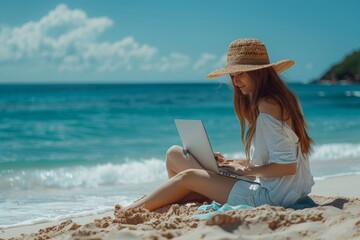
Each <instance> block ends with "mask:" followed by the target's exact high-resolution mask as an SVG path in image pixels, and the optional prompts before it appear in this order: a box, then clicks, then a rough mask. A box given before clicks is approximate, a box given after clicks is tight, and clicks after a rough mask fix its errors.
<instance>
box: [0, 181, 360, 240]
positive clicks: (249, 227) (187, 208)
mask: <svg viewBox="0 0 360 240" xmlns="http://www.w3.org/2000/svg"><path fill="white" fill-rule="evenodd" d="M359 181H360V175H352V176H343V177H335V178H329V179H326V180H319V181H317V182H316V184H315V186H314V188H313V191H312V193H311V195H310V197H311V198H312V199H313V200H314V201H315V202H316V203H317V204H319V206H317V207H313V208H307V209H303V210H293V209H285V208H282V207H272V206H268V205H263V206H260V207H257V208H253V209H247V210H236V211H228V212H225V213H217V214H215V215H213V216H212V217H210V218H208V219H206V220H198V219H194V218H191V216H192V215H194V214H197V213H200V212H199V211H198V210H197V209H198V206H200V205H201V203H188V204H185V205H177V204H173V205H171V206H166V207H163V208H161V209H158V210H157V211H155V212H148V211H146V210H144V209H137V210H134V211H132V212H129V213H127V214H125V215H123V214H120V213H119V211H118V210H119V208H118V207H116V206H115V209H114V211H111V212H107V213H104V214H99V215H93V216H88V217H82V218H76V219H71V220H70V219H69V220H65V221H61V222H50V223H43V224H37V225H30V226H22V227H16V228H8V229H2V230H0V239H49V238H51V239H173V238H174V239H239V238H241V239H360V188H358V187H355V186H356V183H358V182H359Z"/></svg>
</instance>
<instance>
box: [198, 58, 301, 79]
mask: <svg viewBox="0 0 360 240" xmlns="http://www.w3.org/2000/svg"><path fill="white" fill-rule="evenodd" d="M294 64H295V62H294V61H293V60H289V59H287V60H281V61H278V62H275V63H269V64H264V65H230V66H226V67H223V68H220V69H217V70H215V71H212V72H211V73H209V74H208V75H206V76H205V77H206V78H216V77H220V76H223V75H226V74H231V73H236V72H249V71H254V70H259V69H262V68H267V67H274V69H275V71H276V72H277V73H278V74H280V73H282V72H283V71H285V70H287V69H289V68H290V67H292V66H293V65H294Z"/></svg>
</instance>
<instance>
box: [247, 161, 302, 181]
mask: <svg viewBox="0 0 360 240" xmlns="http://www.w3.org/2000/svg"><path fill="white" fill-rule="evenodd" d="M296 168H297V163H287V164H279V163H270V164H266V165H262V166H254V165H250V166H247V167H245V169H244V172H243V173H244V175H243V176H258V177H266V178H272V177H283V176H287V175H294V174H295V173H296Z"/></svg>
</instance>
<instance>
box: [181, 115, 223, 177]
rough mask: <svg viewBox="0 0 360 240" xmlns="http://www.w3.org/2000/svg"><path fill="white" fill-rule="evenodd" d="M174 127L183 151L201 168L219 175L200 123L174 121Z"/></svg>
mask: <svg viewBox="0 0 360 240" xmlns="http://www.w3.org/2000/svg"><path fill="white" fill-rule="evenodd" d="M175 125H176V128H177V130H178V132H179V135H180V138H181V141H182V143H183V147H184V149H185V150H186V151H188V152H190V153H191V154H192V155H193V156H194V157H195V158H196V160H197V161H198V162H199V163H200V165H201V166H202V167H203V168H205V169H208V170H211V171H213V172H216V173H219V168H218V166H217V163H216V160H215V157H214V153H213V150H212V147H211V144H210V141H209V138H208V135H207V133H206V130H205V127H204V124H203V123H202V121H201V120H183V119H175Z"/></svg>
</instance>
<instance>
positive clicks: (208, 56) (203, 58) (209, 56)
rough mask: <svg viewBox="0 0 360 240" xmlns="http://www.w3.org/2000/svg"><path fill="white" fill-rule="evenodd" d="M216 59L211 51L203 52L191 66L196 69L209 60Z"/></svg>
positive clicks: (203, 65)
mask: <svg viewBox="0 0 360 240" xmlns="http://www.w3.org/2000/svg"><path fill="white" fill-rule="evenodd" d="M215 59H216V56H215V55H213V54H211V53H203V54H202V55H201V56H200V58H199V59H198V60H197V61H196V62H195V64H194V66H193V68H194V69H195V70H198V69H200V68H203V67H205V66H206V65H207V64H208V63H209V62H211V61H213V60H215Z"/></svg>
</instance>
